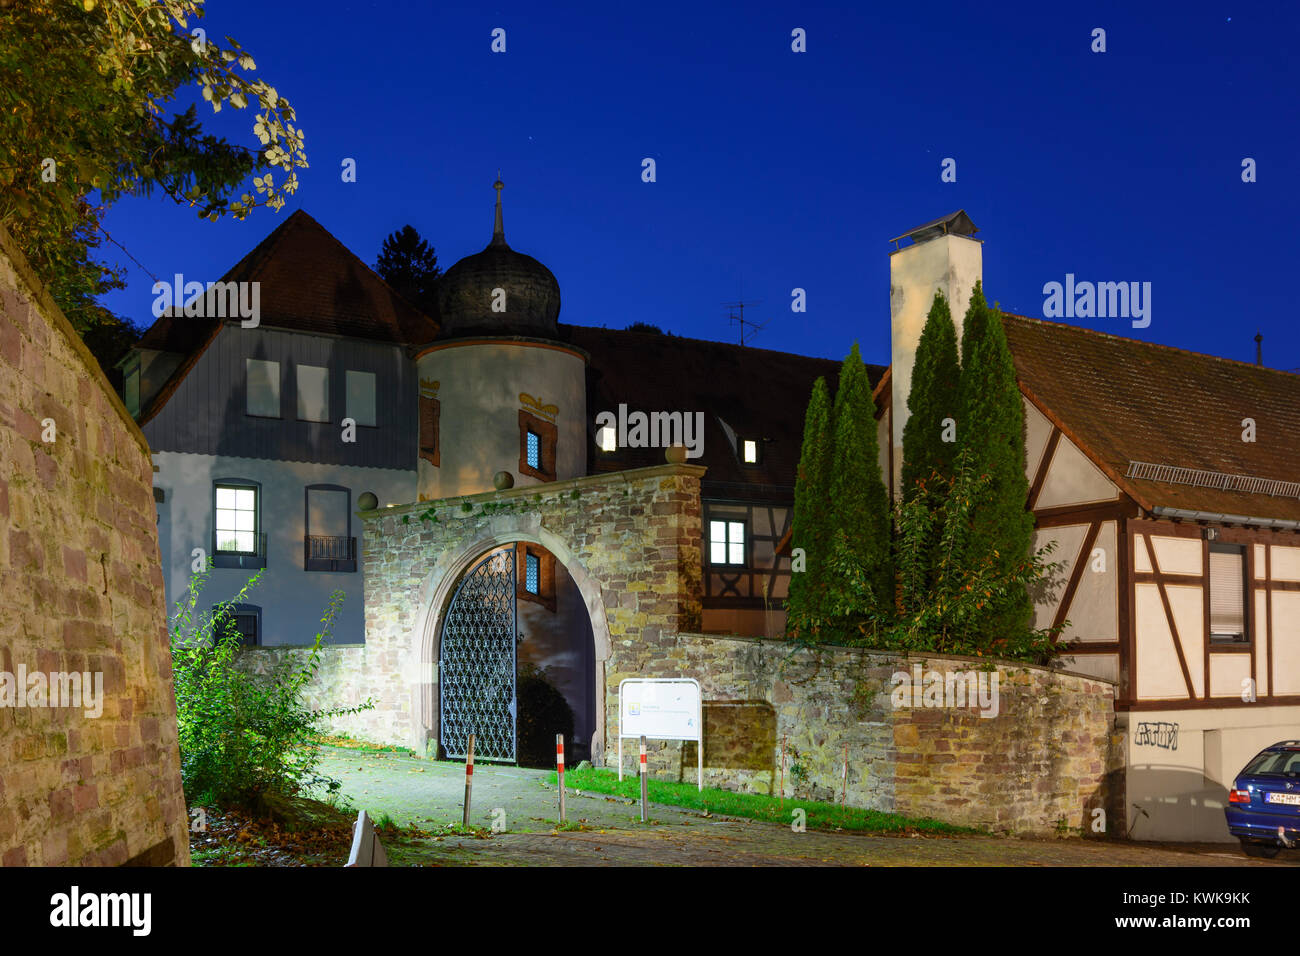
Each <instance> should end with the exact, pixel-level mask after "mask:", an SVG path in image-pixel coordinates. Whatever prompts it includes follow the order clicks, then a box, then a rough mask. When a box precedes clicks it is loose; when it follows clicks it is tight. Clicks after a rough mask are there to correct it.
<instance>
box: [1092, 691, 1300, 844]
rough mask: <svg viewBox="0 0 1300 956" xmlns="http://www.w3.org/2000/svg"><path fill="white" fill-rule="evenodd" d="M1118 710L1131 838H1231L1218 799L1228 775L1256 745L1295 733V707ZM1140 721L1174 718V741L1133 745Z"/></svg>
mask: <svg viewBox="0 0 1300 956" xmlns="http://www.w3.org/2000/svg"><path fill="white" fill-rule="evenodd" d="M1116 717H1117V721H1118V725H1119V729H1120V732H1121V733H1123V734H1124V735H1125V741H1126V744H1125V746H1126V753H1127V758H1128V759H1127V765H1128V769H1127V803H1128V804H1129V805H1130V809H1129V812H1130V813H1131V814H1134V816H1133V817H1131V822H1132V823H1133V839H1135V840H1175V841H1197V842H1199V841H1211V842H1224V843H1227V842H1231V841H1232V839H1233V838H1232V837H1231V836H1230V835H1229V833H1228V827H1227V824H1226V823H1225V822H1224V818H1223V805H1224V803H1225V802H1226V801H1227V790H1228V787H1230V786H1231V785H1232V781H1233V778H1234V777H1235V776H1236V775H1237V773H1239V772H1240V771H1241V769H1242V767H1244V766H1245V765H1246V762H1247V761H1249V760H1250V758H1251V757H1253V756H1255V754H1257V753H1258V752H1259V751H1260V750H1262V749H1263V748H1264V747H1267V746H1268V745H1270V744H1273V743H1277V742H1278V741H1280V740H1286V739H1290V738H1294V737H1295V736H1296V728H1297V727H1300V707H1296V706H1288V707H1265V706H1249V707H1223V708H1205V709H1195V710H1168V711H1147V710H1144V711H1132V712H1121V713H1119V714H1117V715H1116ZM1144 722H1146V723H1166V724H1175V725H1177V727H1178V738H1177V748H1176V749H1171V748H1165V747H1156V746H1152V745H1150V744H1146V745H1138V744H1137V729H1138V725H1139V724H1140V723H1144ZM1133 804H1136V805H1137V807H1138V808H1140V809H1141V810H1143V811H1145V815H1144V814H1142V813H1139V812H1137V811H1136V810H1134V809H1132V805H1133Z"/></svg>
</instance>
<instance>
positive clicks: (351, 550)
mask: <svg viewBox="0 0 1300 956" xmlns="http://www.w3.org/2000/svg"><path fill="white" fill-rule="evenodd" d="M302 553H303V565H302V566H303V570H304V571H334V572H351V571H356V569H357V539H356V538H354V537H352V491H351V490H350V489H348V488H345V487H343V486H342V485H308V486H307V487H306V488H304V489H303V541H302Z"/></svg>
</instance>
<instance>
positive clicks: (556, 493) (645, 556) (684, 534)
mask: <svg viewBox="0 0 1300 956" xmlns="http://www.w3.org/2000/svg"><path fill="white" fill-rule="evenodd" d="M703 473H704V469H703V468H700V467H698V466H695V465H660V466H657V467H651V468H638V469H632V470H629V471H620V472H614V473H611V474H603V475H591V476H586V477H582V478H571V479H569V480H567V481H555V482H548V483H547V484H544V485H537V486H531V487H527V488H513V489H510V490H507V491H494V492H485V493H482V494H477V495H469V496H466V497H463V498H454V499H442V500H439V501H432V502H430V501H425V502H418V503H415V504H408V505H400V506H394V507H391V508H383V509H380V510H377V511H373V512H369V513H363V514H362V518H363V520H364V524H365V539H364V560H365V595H366V599H365V607H366V649H367V654H368V655H369V657H368V660H370V661H377V662H385V663H384V664H383V665H382V667H383V670H382V673H381V674H380V677H379V679H380V681H381V682H383V681H386V682H387V683H386V685H385V686H383V687H376V690H375V695H376V696H377V697H382V699H383V701H384V704H383V706H382V707H381V709H380V710H379V711H376V712H374V717H373V723H374V724H376V725H377V726H378V727H380V728H381V729H382V730H383V731H384V733H385V736H384V738H383V739H384V740H385V741H387V742H391V743H400V744H403V745H405V746H409V747H412V748H413V749H414V750H416V751H417V752H419V753H432V752H434V750H435V748H436V743H437V740H438V697H437V692H438V684H437V670H436V667H437V654H438V633H439V627H440V625H441V622H442V616H443V614H444V613H445V612H446V609H447V606H448V604H449V602H450V599H451V595H452V592H453V590H454V587H455V585H456V583H457V582H458V581H459V579H460V577H461V575H462V573H463V572H464V571H466V570H467V569H469V568H470V567H471V566H472V565H473V564H474V563H475V562H476V561H477V560H478V559H479V558H481V557H482V556H483V555H484V554H486V553H487V552H489V551H491V550H492V549H493V548H496V547H499V546H500V545H503V544H508V543H511V542H515V541H529V542H533V543H536V544H540V545H541V546H542V547H543V548H545V549H546V550H547V551H549V552H550V553H551V554H552V555H554V556H555V559H556V561H558V562H559V563H560V564H561V565H563V567H564V569H565V570H566V571H567V572H568V573H569V576H570V577H571V578H572V579H573V582H574V584H575V585H577V588H578V591H579V592H580V593H581V595H582V598H583V602H584V603H585V605H586V612H587V614H588V616H589V618H590V621H591V629H592V640H593V643H594V651H595V659H596V688H595V699H596V702H597V704H596V726H597V728H598V730H597V735H596V737H595V738H594V739H593V741H592V753H593V755H597V754H599V753H600V752H601V749H602V747H604V746H607V743H606V742H607V741H608V740H609V739H610V738H609V736H608V734H609V732H610V728H611V727H613V726H614V724H613V720H614V717H615V716H616V714H615V713H614V712H613V711H611V710H609V708H608V706H607V701H608V699H609V698H608V695H607V693H606V690H605V686H606V684H605V676H604V675H605V672H606V667H605V666H604V662H606V661H607V660H615V659H619V660H621V659H623V658H624V657H626V656H627V655H629V654H636V653H638V650H639V649H640V648H642V647H643V646H645V645H647V644H653V643H654V642H656V641H658V640H659V639H660V637H661V636H662V635H667V634H676V633H678V632H679V631H692V630H698V629H699V627H700V614H701V606H700V593H701V579H700V476H701V475H702V474H703ZM426 513H428V514H429V515H430V516H429V517H428V518H425V517H422V515H425V514H426ZM620 670H622V668H620ZM366 680H367V681H371V678H369V677H367V678H366ZM367 686H373V683H368V684H367ZM613 687H614V689H615V691H616V690H617V683H615V684H614V685H613ZM366 719H367V720H370V718H366Z"/></svg>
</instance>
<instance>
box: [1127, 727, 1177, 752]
mask: <svg viewBox="0 0 1300 956" xmlns="http://www.w3.org/2000/svg"><path fill="white" fill-rule="evenodd" d="M1133 746H1135V747H1159V748H1160V749H1161V750H1177V749H1178V725H1177V724H1168V723H1165V722H1164V721H1159V720H1157V721H1151V722H1147V721H1144V722H1142V723H1140V724H1138V725H1137V730H1136V731H1135V732H1134V734H1133Z"/></svg>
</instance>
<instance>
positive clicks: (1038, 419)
mask: <svg viewBox="0 0 1300 956" xmlns="http://www.w3.org/2000/svg"><path fill="white" fill-rule="evenodd" d="M1021 400H1022V401H1023V402H1024V406H1025V477H1026V478H1028V479H1029V483H1030V484H1031V485H1032V484H1033V483H1034V476H1035V475H1037V474H1038V465H1039V462H1041V461H1042V458H1043V452H1044V451H1046V450H1047V440H1048V439H1049V438H1050V437H1051V436H1052V429H1053V428H1054V427H1055V426H1053V425H1052V423H1051V422H1049V421H1048V420H1047V417H1046V416H1045V415H1044V414H1043V413H1042V412H1040V411H1039V410H1038V409H1037V408H1035V407H1034V406H1033V404H1032V403H1031V402H1030V401H1029V399H1027V398H1025V397H1024V396H1023V395H1022V396H1021Z"/></svg>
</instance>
